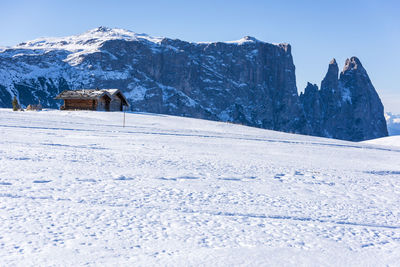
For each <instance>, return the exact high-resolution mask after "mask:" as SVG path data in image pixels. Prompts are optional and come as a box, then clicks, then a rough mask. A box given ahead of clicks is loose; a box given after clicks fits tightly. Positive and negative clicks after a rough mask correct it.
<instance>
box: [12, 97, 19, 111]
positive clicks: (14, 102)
mask: <svg viewBox="0 0 400 267" xmlns="http://www.w3.org/2000/svg"><path fill="white" fill-rule="evenodd" d="M12 106H13V110H14V111H18V110H19V109H20V106H19V103H18V100H17V97H16V96H14V99H13V101H12Z"/></svg>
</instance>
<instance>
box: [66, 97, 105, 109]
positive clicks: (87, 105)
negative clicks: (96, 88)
mask: <svg viewBox="0 0 400 267" xmlns="http://www.w3.org/2000/svg"><path fill="white" fill-rule="evenodd" d="M64 107H65V109H84V110H96V107H97V101H96V100H92V99H65V100H64Z"/></svg>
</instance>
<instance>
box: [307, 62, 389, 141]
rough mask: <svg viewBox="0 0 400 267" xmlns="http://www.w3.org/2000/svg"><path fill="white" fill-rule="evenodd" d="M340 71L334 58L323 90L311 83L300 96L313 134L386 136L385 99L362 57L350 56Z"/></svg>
mask: <svg viewBox="0 0 400 267" xmlns="http://www.w3.org/2000/svg"><path fill="white" fill-rule="evenodd" d="M338 73H339V68H338V65H337V63H336V61H335V60H332V61H331V62H330V64H329V67H328V72H327V74H326V76H325V78H324V79H323V80H322V82H321V90H318V88H317V86H316V85H311V84H309V85H308V86H307V88H306V90H305V91H304V93H303V94H301V95H300V99H301V102H302V104H303V107H304V110H305V112H306V116H307V120H308V121H309V122H310V123H311V124H312V128H313V134H314V135H318V136H325V137H332V138H337V139H344V140H351V141H361V140H367V139H373V138H378V137H382V136H387V135H388V132H387V127H386V121H385V117H384V111H383V105H382V102H381V100H380V98H379V96H378V94H377V93H376V90H375V88H374V86H373V85H372V83H371V80H370V79H369V77H368V74H367V72H366V70H365V69H364V67H363V66H362V64H361V62H360V60H359V59H358V58H356V57H352V58H350V59H347V60H346V63H345V66H344V69H343V71H342V72H341V73H340V76H339V77H338Z"/></svg>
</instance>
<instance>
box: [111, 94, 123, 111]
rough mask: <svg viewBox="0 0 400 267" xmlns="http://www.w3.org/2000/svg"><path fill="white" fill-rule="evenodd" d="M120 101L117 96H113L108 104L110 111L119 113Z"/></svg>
mask: <svg viewBox="0 0 400 267" xmlns="http://www.w3.org/2000/svg"><path fill="white" fill-rule="evenodd" d="M121 110H122V109H121V99H120V98H119V97H117V96H114V97H113V98H112V99H111V103H110V111H121Z"/></svg>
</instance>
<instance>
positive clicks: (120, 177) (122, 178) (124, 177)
mask: <svg viewBox="0 0 400 267" xmlns="http://www.w3.org/2000/svg"><path fill="white" fill-rule="evenodd" d="M114 180H116V181H131V180H133V178H131V177H126V176H124V175H120V176H118V177H117V178H114Z"/></svg>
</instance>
